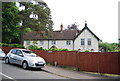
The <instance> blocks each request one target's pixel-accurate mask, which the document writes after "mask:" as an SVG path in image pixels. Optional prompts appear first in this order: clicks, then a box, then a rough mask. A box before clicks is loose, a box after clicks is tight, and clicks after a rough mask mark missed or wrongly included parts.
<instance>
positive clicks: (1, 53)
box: [0, 49, 5, 59]
mask: <svg viewBox="0 0 120 81" xmlns="http://www.w3.org/2000/svg"><path fill="white" fill-rule="evenodd" d="M0 58H2V59H4V58H5V53H4V52H3V51H2V49H0Z"/></svg>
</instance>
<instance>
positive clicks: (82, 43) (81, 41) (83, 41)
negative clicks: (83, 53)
mask: <svg viewBox="0 0 120 81" xmlns="http://www.w3.org/2000/svg"><path fill="white" fill-rule="evenodd" d="M80 43H81V44H80V45H81V46H84V45H85V39H84V38H82V39H81V40H80Z"/></svg>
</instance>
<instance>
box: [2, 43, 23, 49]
mask: <svg viewBox="0 0 120 81" xmlns="http://www.w3.org/2000/svg"><path fill="white" fill-rule="evenodd" d="M0 46H2V47H16V48H24V46H23V45H21V44H6V43H0Z"/></svg>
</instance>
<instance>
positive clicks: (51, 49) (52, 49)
mask: <svg viewBox="0 0 120 81" xmlns="http://www.w3.org/2000/svg"><path fill="white" fill-rule="evenodd" d="M48 51H58V49H57V48H50V49H48Z"/></svg>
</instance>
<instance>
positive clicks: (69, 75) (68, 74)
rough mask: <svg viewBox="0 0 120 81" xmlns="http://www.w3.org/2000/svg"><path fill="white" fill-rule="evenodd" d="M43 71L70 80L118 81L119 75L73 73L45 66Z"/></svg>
mask: <svg viewBox="0 0 120 81" xmlns="http://www.w3.org/2000/svg"><path fill="white" fill-rule="evenodd" d="M43 70H45V71H47V72H49V73H52V74H55V75H58V76H61V77H66V78H70V79H119V80H120V76H119V75H115V76H113V75H109V76H108V75H103V74H102V75H101V74H98V73H92V72H82V71H73V70H68V69H64V68H60V67H55V66H50V65H46V66H45V68H43Z"/></svg>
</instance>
